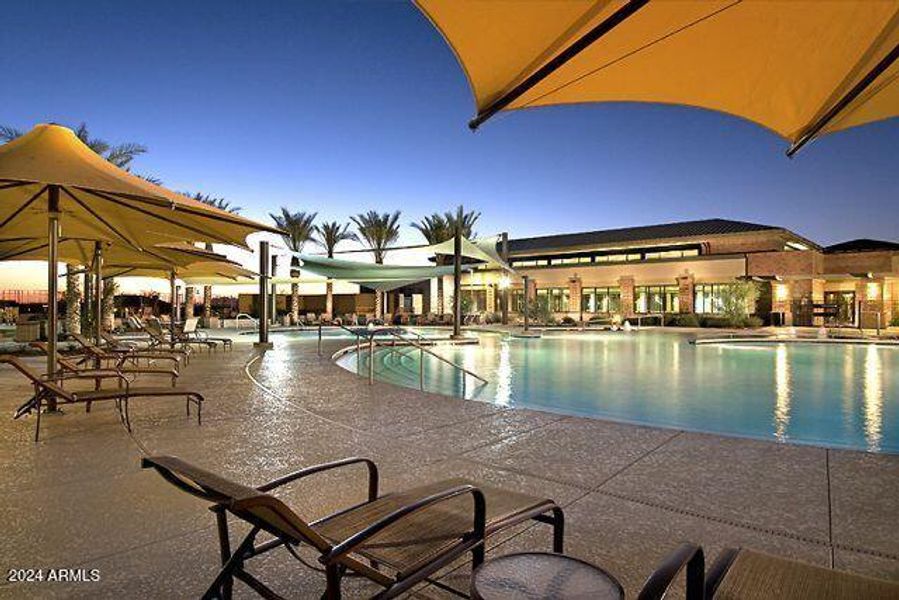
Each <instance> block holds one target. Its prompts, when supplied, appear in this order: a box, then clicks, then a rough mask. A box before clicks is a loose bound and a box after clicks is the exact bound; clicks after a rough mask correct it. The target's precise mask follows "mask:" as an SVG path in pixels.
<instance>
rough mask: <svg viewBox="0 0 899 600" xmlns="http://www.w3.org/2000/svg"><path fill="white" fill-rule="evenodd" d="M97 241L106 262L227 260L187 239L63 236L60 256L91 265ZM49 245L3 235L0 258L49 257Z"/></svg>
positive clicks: (180, 263) (144, 264)
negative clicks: (140, 244) (160, 241)
mask: <svg viewBox="0 0 899 600" xmlns="http://www.w3.org/2000/svg"><path fill="white" fill-rule="evenodd" d="M95 244H100V251H101V256H102V258H103V262H104V263H105V264H107V265H110V264H116V265H129V266H134V267H169V266H186V265H189V264H191V263H195V262H198V261H201V260H227V258H226V257H225V256H223V255H221V254H217V253H215V252H210V251H208V250H205V249H203V248H198V247H196V246H192V245H190V244H186V243H181V244H168V245H165V246H150V247H147V248H144V249H143V250H135V249H134V248H131V247H130V246H125V245H122V244H110V243H108V242H94V241H92V240H78V239H71V238H61V239H60V240H59V251H58V258H59V260H60V261H61V262H65V263H69V264H74V265H82V266H89V265H91V264H92V262H93V260H94V252H95ZM48 246H49V244H48V242H47V240H46V239H35V240H4V239H0V261H4V260H47V259H48V256H49V247H48Z"/></svg>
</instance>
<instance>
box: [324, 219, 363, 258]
mask: <svg viewBox="0 0 899 600" xmlns="http://www.w3.org/2000/svg"><path fill="white" fill-rule="evenodd" d="M349 229H350V224H349V223H343V224H340V223H338V222H337V221H330V222H325V223H321V224H320V225H316V226H315V233H316V234H317V235H318V238H317V239H316V240H315V242H316V243H317V244H318V245H319V246H322V247H323V248H324V249H325V251H326V252H327V253H328V258H334V250H335V249H336V248H337V245H338V244H339V243H340V242H348V241H358V240H359V237H358V236H357V235H356V234H355V233H353V232H352V231H350V230H349Z"/></svg>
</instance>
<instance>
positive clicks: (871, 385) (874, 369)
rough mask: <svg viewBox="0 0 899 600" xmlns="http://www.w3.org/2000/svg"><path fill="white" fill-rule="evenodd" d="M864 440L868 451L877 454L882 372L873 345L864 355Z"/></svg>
mask: <svg viewBox="0 0 899 600" xmlns="http://www.w3.org/2000/svg"><path fill="white" fill-rule="evenodd" d="M864 377H865V379H864V386H865V439H866V440H867V442H868V450H870V451H871V452H878V451H879V450H880V442H881V439H882V438H883V370H882V365H881V361H880V353H879V352H878V351H877V347H876V346H874V345H870V346H868V350H867V352H866V353H865V376H864Z"/></svg>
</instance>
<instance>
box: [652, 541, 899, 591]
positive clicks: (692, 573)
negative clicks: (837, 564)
mask: <svg viewBox="0 0 899 600" xmlns="http://www.w3.org/2000/svg"><path fill="white" fill-rule="evenodd" d="M684 568H686V570H687V572H686V577H687V589H686V600H703V599H705V600H769V599H774V598H776V599H777V600H855V599H857V598H864V599H865V600H888V599H889V600H896V599H897V598H899V583H897V582H894V581H886V580H882V579H874V578H873V577H866V576H863V575H856V574H853V573H847V572H845V571H837V570H834V569H826V568H824V567H817V566H814V565H809V564H806V563H802V562H799V561H795V560H790V559H787V558H780V557H777V556H771V555H769V554H763V553H761V552H756V551H754V550H748V549H745V548H740V549H733V548H728V549H726V550H724V551H723V552H722V553H721V555H720V556H719V557H718V560H717V561H715V564H713V565H712V567H711V569H709V571H708V574H707V576H706V577H705V579H703V568H704V564H703V553H702V548H700V547H699V546H697V545H695V544H690V543H683V544H681V545H680V547H678V548H677V550H675V551H674V552H673V553H672V554H671V556H669V557H668V559H666V561H665V562H664V563H663V564H662V566H660V567H659V568H658V569H656V571H655V572H654V573H653V574H652V575H650V577H649V579H648V580H647V581H646V583H645V584H644V586H643V590H642V591H641V592H640V594H639V596H637V600H661V599H662V598H664V597H665V594H666V593H667V592H668V590H669V588H670V587H671V585H672V583H673V582H674V580H675V578H676V577H677V575H678V574H679V573H680V572H681V571H682V570H683V569H684Z"/></svg>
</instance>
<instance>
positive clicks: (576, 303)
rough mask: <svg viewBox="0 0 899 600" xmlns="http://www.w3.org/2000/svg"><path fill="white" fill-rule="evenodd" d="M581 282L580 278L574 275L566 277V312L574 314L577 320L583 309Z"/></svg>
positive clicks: (579, 318) (581, 315)
mask: <svg viewBox="0 0 899 600" xmlns="http://www.w3.org/2000/svg"><path fill="white" fill-rule="evenodd" d="M582 287H583V283H582V282H581V278H580V277H578V276H577V275H575V276H574V277H570V278H569V279H568V313H569V314H570V315H576V316H574V318H575V319H577V320H578V321H580V320H582V319H581V317H583V314H584V313H583V311H582V310H581V308H582V305H581V289H582Z"/></svg>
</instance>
